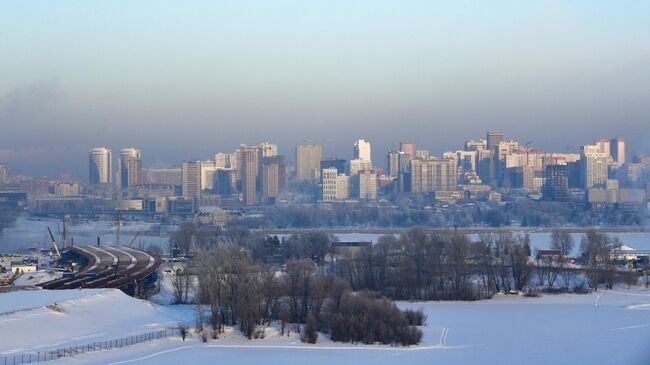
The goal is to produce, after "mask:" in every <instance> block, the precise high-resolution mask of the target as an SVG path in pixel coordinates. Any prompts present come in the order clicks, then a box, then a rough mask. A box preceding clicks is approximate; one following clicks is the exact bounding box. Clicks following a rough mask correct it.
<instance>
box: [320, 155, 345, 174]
mask: <svg viewBox="0 0 650 365" xmlns="http://www.w3.org/2000/svg"><path fill="white" fill-rule="evenodd" d="M346 164H347V161H346V160H345V159H343V158H324V159H322V160H320V169H321V170H323V169H328V168H331V167H333V168H335V169H336V170H337V171H338V173H339V174H344V173H345V165H346Z"/></svg>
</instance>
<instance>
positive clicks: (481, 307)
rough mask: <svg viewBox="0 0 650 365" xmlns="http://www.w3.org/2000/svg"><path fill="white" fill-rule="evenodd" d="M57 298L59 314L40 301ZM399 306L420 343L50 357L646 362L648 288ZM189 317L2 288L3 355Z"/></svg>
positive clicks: (233, 334) (649, 358) (175, 310)
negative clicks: (419, 317) (422, 320)
mask: <svg viewBox="0 0 650 365" xmlns="http://www.w3.org/2000/svg"><path fill="white" fill-rule="evenodd" d="M53 302H56V303H58V307H60V309H61V310H62V311H56V310H52V309H50V308H46V307H44V305H46V304H48V303H53ZM399 305H400V306H401V307H404V308H406V307H409V308H423V309H424V311H425V312H426V313H427V315H428V320H427V326H425V327H423V328H422V329H423V332H424V338H423V342H422V344H421V345H420V346H418V347H411V348H399V347H393V348H391V347H383V346H362V345H350V344H341V343H333V342H331V341H329V340H328V339H327V338H326V337H325V336H320V337H319V340H318V343H317V344H316V345H307V344H302V343H300V341H299V339H298V336H297V335H295V334H293V335H291V336H288V337H287V336H282V335H280V334H279V333H278V330H277V328H275V327H273V328H269V329H267V332H266V338H265V339H259V340H250V341H249V340H246V339H245V338H244V337H242V336H241V335H240V334H238V333H237V331H236V330H233V329H230V330H229V331H228V332H227V333H226V334H225V335H222V336H221V338H220V339H219V340H216V341H212V340H211V341H209V342H208V343H207V344H203V343H201V341H200V340H199V338H198V336H197V335H193V336H192V337H191V338H190V339H189V340H188V341H186V342H182V341H181V340H180V339H179V338H176V337H175V338H167V339H160V340H155V341H153V342H150V343H143V344H139V345H134V346H131V347H127V348H122V349H115V350H109V351H101V352H95V353H90V354H84V355H79V356H76V357H73V358H66V359H61V360H58V361H56V362H54V363H75V364H123V363H138V364H178V363H183V364H206V363H219V364H243V365H246V364H260V363H264V364H288V365H290V364H304V363H309V364H312V365H320V364H373V365H374V364H396V363H399V364H433V363H438V364H472V365H475V364H496V363H498V364H526V365H534V364H648V363H650V353H649V350H648V344H649V343H650V291H648V290H645V289H640V288H637V289H633V290H624V289H621V288H619V289H617V290H613V291H611V290H610V291H606V292H602V291H601V292H598V293H593V294H587V295H546V296H542V297H540V298H524V297H520V296H506V295H498V296H496V297H495V298H494V299H492V300H487V301H479V302H426V303H405V302H402V303H399ZM30 308H31V309H30ZM21 309H24V310H21ZM2 313H4V314H2ZM192 316H193V309H192V308H191V307H188V306H158V305H152V304H150V303H149V302H145V301H142V300H137V299H133V298H130V297H127V296H126V295H124V294H122V293H121V292H120V291H117V290H82V291H79V290H72V291H53V292H50V291H28V292H14V293H8V294H0V333H2V341H0V353H5V354H6V353H10V354H11V353H19V352H22V351H27V350H28V349H42V348H44V347H56V345H63V344H66V345H70V344H81V343H87V342H88V341H95V340H98V339H113V338H119V337H122V336H126V335H132V334H135V333H142V332H146V331H151V330H153V329H157V328H162V327H169V326H174V325H175V324H176V322H177V321H179V320H183V321H188V322H189V323H193V321H192ZM7 334H10V335H7ZM0 356H1V355H0Z"/></svg>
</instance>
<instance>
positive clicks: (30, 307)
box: [0, 289, 193, 356]
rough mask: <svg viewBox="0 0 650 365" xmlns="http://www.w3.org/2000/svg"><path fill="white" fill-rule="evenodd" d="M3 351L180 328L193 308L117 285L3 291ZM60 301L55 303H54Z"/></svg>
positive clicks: (0, 320) (0, 298) (44, 348)
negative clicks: (154, 300)
mask: <svg viewBox="0 0 650 365" xmlns="http://www.w3.org/2000/svg"><path fill="white" fill-rule="evenodd" d="M0 303H1V304H0V310H1V311H2V313H3V315H0V332H1V333H3V334H11V335H7V336H5V335H3V336H2V341H0V356H1V355H3V354H4V355H6V354H13V353H21V352H30V351H47V350H52V349H56V348H60V347H64V346H74V345H83V344H88V343H92V342H94V341H100V340H111V339H117V338H122V337H127V336H132V335H136V334H142V333H147V332H152V331H155V330H159V329H164V328H170V327H175V326H176V325H177V323H178V321H179V320H183V321H184V320H188V319H189V318H190V317H191V316H193V309H192V308H188V307H176V308H174V310H173V311H172V310H169V309H168V308H166V307H158V306H154V305H152V304H150V303H149V302H146V301H143V300H138V299H134V298H131V297H129V296H127V295H126V294H124V293H123V292H121V291H120V290H117V289H84V290H57V291H49V290H34V291H17V292H11V293H6V294H0ZM54 303H56V306H53V305H52V304H54Z"/></svg>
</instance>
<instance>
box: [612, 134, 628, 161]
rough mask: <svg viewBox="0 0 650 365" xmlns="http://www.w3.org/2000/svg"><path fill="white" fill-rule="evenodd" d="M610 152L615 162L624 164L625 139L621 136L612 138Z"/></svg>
mask: <svg viewBox="0 0 650 365" xmlns="http://www.w3.org/2000/svg"><path fill="white" fill-rule="evenodd" d="M610 153H611V155H612V160H614V163H615V164H616V165H618V166H623V165H624V164H625V140H624V139H623V138H621V137H617V138H614V139H612V140H611V141H610Z"/></svg>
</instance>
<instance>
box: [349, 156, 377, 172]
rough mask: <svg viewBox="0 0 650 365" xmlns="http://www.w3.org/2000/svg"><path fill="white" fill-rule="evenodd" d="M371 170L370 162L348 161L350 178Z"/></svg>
mask: <svg viewBox="0 0 650 365" xmlns="http://www.w3.org/2000/svg"><path fill="white" fill-rule="evenodd" d="M363 170H372V162H371V161H369V160H361V159H354V160H350V176H352V175H356V174H357V173H358V172H359V171H363Z"/></svg>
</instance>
